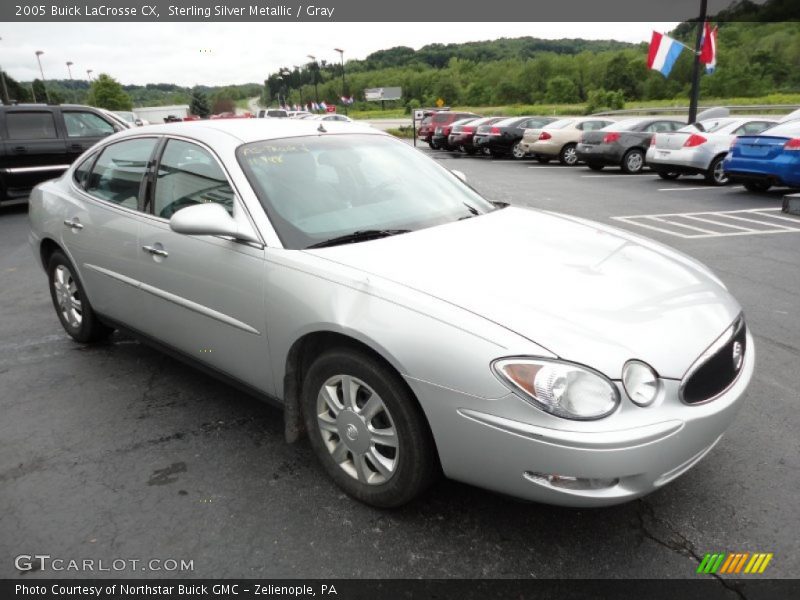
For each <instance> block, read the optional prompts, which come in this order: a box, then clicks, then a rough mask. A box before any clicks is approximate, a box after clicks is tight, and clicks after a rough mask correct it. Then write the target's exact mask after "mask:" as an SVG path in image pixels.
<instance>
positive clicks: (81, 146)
mask: <svg viewBox="0 0 800 600" xmlns="http://www.w3.org/2000/svg"><path fill="white" fill-rule="evenodd" d="M70 148H72V149H73V150H83V144H70Z"/></svg>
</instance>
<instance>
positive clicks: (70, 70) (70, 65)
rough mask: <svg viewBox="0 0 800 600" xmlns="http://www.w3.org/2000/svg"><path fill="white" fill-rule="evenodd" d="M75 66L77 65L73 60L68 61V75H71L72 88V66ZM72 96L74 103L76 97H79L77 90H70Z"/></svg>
mask: <svg viewBox="0 0 800 600" xmlns="http://www.w3.org/2000/svg"><path fill="white" fill-rule="evenodd" d="M73 64H75V63H73V62H72V61H71V60H68V61H67V73H69V84H70V87H72V65H73ZM70 96H72V100H73V102H74V101H75V99H76V96H77V94H76V93H75V89H74V88H72V89H71V90H70Z"/></svg>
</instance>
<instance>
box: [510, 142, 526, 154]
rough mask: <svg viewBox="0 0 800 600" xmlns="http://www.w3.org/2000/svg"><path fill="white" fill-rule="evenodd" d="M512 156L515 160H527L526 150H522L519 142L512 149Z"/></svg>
mask: <svg viewBox="0 0 800 600" xmlns="http://www.w3.org/2000/svg"><path fill="white" fill-rule="evenodd" d="M511 154H512V155H513V156H514V158H525V150H523V149H522V146H521V145H520V143H519V142H517V143H516V144H514V147H513V148H512V149H511Z"/></svg>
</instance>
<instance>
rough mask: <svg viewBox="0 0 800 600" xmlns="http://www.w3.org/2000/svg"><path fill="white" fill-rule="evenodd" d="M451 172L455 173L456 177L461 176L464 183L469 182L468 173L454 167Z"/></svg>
mask: <svg viewBox="0 0 800 600" xmlns="http://www.w3.org/2000/svg"><path fill="white" fill-rule="evenodd" d="M450 172H451V173H452V174H453V175H455V176H456V177H458V178H459V179H460V180H461V181H463V182H464V183H467V176H466V175H464V173H462V172H461V171H457V170H456V169H452V170H451V171H450Z"/></svg>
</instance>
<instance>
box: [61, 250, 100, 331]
mask: <svg viewBox="0 0 800 600" xmlns="http://www.w3.org/2000/svg"><path fill="white" fill-rule="evenodd" d="M47 279H48V284H49V287H50V298H51V299H52V300H53V308H55V310H56V315H58V320H59V321H61V326H62V327H63V328H64V330H65V331H66V332H67V333H68V334H69V335H70V337H72V339H74V340H75V341H76V342H81V343H90V342H99V341H101V340H104V339H106V338H107V337H108V336H109V335H111V333H112V332H113V331H114V330H113V329H112V328H111V327H108V326H106V325H104V324H103V323H101V322H100V320H99V319H98V318H97V315H96V314H95V312H94V310H93V309H92V305H91V304H90V303H89V299H88V298H87V297H86V292H85V291H84V289H83V284H82V283H81V281H80V279H78V276H77V275H76V273H75V267H73V266H72V263H71V262H70V261H69V259H68V258H67V257H66V256H65V255H64V254H63V253H62V252H60V251H56V252H54V253H53V255H52V256H51V257H50V262H49V263H48V265H47Z"/></svg>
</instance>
